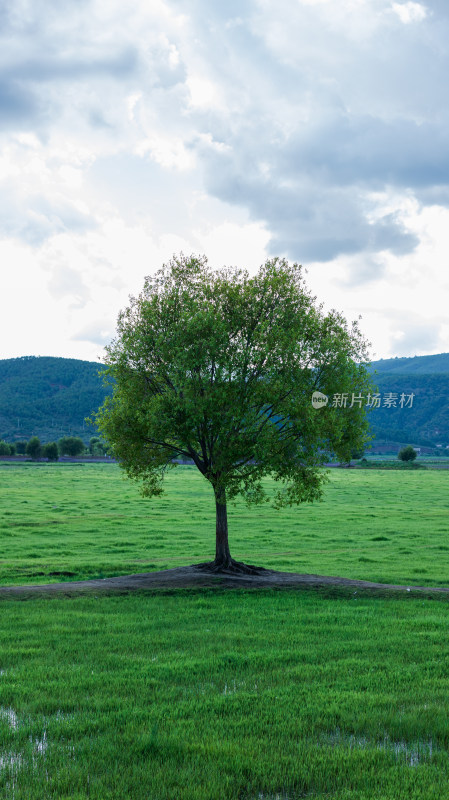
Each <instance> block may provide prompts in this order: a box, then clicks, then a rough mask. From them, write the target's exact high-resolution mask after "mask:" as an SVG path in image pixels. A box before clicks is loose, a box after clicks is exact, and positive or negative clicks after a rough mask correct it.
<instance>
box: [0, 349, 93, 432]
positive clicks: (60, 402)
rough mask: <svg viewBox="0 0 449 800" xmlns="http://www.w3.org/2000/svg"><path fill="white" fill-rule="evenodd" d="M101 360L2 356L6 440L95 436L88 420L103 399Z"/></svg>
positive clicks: (0, 394)
mask: <svg viewBox="0 0 449 800" xmlns="http://www.w3.org/2000/svg"><path fill="white" fill-rule="evenodd" d="M98 372H99V364H96V363H92V362H90V361H80V360H78V359H74V358H50V357H47V356H40V357H34V356H26V357H24V358H9V359H4V360H0V431H1V435H2V436H3V438H4V439H8V440H9V441H11V440H14V439H16V438H19V437H20V439H29V438H30V436H31V435H33V434H34V433H35V434H36V435H37V436H39V438H40V439H41V441H47V442H49V441H53V440H56V439H59V438H60V437H61V436H65V435H73V436H81V437H82V438H83V439H84V438H86V440H87V441H88V438H89V437H90V436H93V435H94V434H95V430H94V429H87V428H86V426H85V423H84V418H85V417H87V416H89V414H91V413H92V411H93V410H94V409H96V408H98V406H99V405H100V404H101V403H102V402H103V401H104V397H105V393H107V392H108V391H109V390H108V389H105V387H104V385H103V382H102V380H101V378H100V377H99V374H98Z"/></svg>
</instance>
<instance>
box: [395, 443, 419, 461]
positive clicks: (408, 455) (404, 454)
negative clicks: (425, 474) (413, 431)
mask: <svg viewBox="0 0 449 800" xmlns="http://www.w3.org/2000/svg"><path fill="white" fill-rule="evenodd" d="M417 455H418V454H417V452H416V450H415V449H414V448H413V447H412V446H411V444H408V445H407V446H406V447H403V448H402V449H401V450H399V453H398V458H399V459H400V460H401V461H414V460H415V458H416V456H417Z"/></svg>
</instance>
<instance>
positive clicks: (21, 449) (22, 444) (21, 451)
mask: <svg viewBox="0 0 449 800" xmlns="http://www.w3.org/2000/svg"><path fill="white" fill-rule="evenodd" d="M14 444H15V448H16V453H17V454H18V455H25V453H26V448H27V444H28V442H27V441H26V440H25V439H21V440H19V441H18V442H14Z"/></svg>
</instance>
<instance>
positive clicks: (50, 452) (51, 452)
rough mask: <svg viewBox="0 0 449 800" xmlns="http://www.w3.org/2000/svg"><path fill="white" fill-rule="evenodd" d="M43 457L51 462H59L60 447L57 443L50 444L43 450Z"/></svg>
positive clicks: (45, 445)
mask: <svg viewBox="0 0 449 800" xmlns="http://www.w3.org/2000/svg"><path fill="white" fill-rule="evenodd" d="M42 455H43V457H44V458H48V460H49V461H57V460H58V456H59V451H58V445H57V443H56V442H48V443H47V444H44V446H43V448H42Z"/></svg>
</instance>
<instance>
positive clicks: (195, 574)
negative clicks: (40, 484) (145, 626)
mask: <svg viewBox="0 0 449 800" xmlns="http://www.w3.org/2000/svg"><path fill="white" fill-rule="evenodd" d="M325 587H329V588H330V587H340V588H343V587H346V588H347V589H352V590H353V592H354V593H356V592H358V591H372V592H377V593H379V592H381V593H383V594H385V593H388V594H389V593H393V592H404V593H407V592H426V593H428V592H432V593H433V592H439V593H445V594H449V588H446V587H442V588H440V587H428V586H398V585H395V584H391V583H372V582H370V581H359V580H350V579H349V578H338V577H332V576H326V575H306V574H301V573H296V572H277V571H275V570H269V569H267V570H265V569H261V570H260V573H259V574H235V573H228V572H226V571H223V572H219V573H217V572H215V573H208V572H207V571H204V569H200V568H199V566H198V565H193V566H190V567H177V568H176V569H165V570H162V571H161V572H143V573H140V574H138V575H120V576H118V577H116V578H102V579H95V580H87V581H66V582H64V583H47V584H41V585H37V586H36V585H35V586H8V587H0V598H2V597H11V596H15V595H18V596H19V595H21V596H23V595H39V594H43V595H47V594H53V593H57V592H59V593H61V592H62V593H64V594H70V595H71V594H78V593H81V592H95V593H98V592H104V591H106V592H109V593H111V592H132V591H142V590H149V591H151V590H153V591H154V590H158V589H177V588H181V589H187V588H188V589H194V588H216V589H221V588H230V589H232V588H234V589H237V588H240V589H252V588H254V589H273V588H275V589H282V588H285V589H308V588H310V589H313V588H325Z"/></svg>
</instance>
